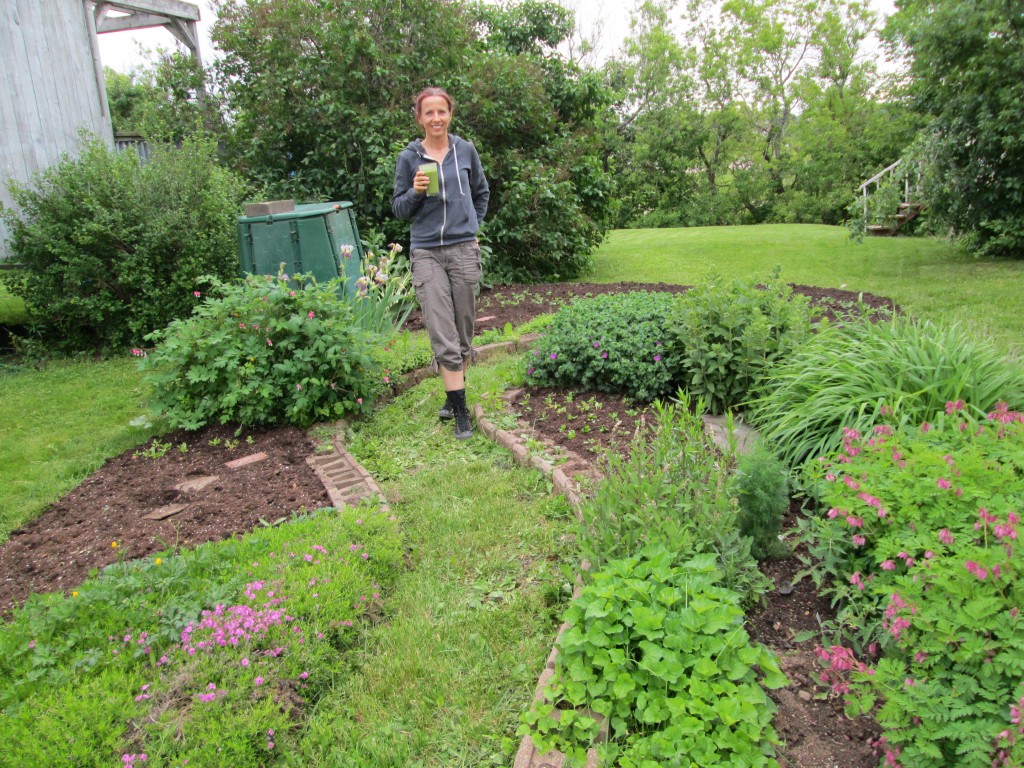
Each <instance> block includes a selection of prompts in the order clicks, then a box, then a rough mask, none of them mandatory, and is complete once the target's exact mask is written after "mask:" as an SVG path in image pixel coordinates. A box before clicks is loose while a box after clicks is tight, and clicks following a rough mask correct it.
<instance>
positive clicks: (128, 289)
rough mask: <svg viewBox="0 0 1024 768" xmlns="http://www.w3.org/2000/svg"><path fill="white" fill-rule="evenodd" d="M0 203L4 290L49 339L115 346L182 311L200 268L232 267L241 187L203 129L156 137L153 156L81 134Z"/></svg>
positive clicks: (61, 345)
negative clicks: (7, 239) (77, 149)
mask: <svg viewBox="0 0 1024 768" xmlns="http://www.w3.org/2000/svg"><path fill="white" fill-rule="evenodd" d="M11 190H12V194H13V197H14V200H15V203H16V204H17V207H18V210H15V209H11V210H7V211H5V212H4V218H5V221H6V223H7V225H8V228H9V229H10V233H11V248H12V251H13V254H14V255H13V258H14V259H15V260H16V261H17V262H19V263H21V264H24V265H25V269H23V270H18V271H17V272H13V273H7V274H5V275H4V280H5V282H6V283H7V285H8V287H9V288H10V290H11V292H12V293H14V294H15V295H17V296H20V297H21V298H23V299H24V300H25V303H26V306H27V308H28V310H29V313H30V316H31V317H32V320H33V322H34V325H35V326H36V329H37V331H38V332H39V333H41V334H42V335H43V336H44V337H45V338H46V339H48V340H49V343H50V345H51V347H52V348H54V349H57V350H60V351H66V352H70V351H76V350H92V349H97V348H104V347H105V348H112V349H117V348H123V347H125V346H127V345H130V344H140V343H141V341H142V338H143V337H144V336H145V335H146V334H147V333H149V332H151V331H153V330H155V329H157V328H163V327H164V326H166V325H167V324H168V323H169V322H170V321H171V320H173V319H175V318H180V317H184V316H186V315H188V313H189V311H190V310H191V309H192V307H193V306H195V304H196V303H197V302H196V300H195V297H194V295H193V291H194V290H195V288H196V283H197V281H198V279H199V277H200V276H201V275H206V274H212V275H215V276H217V277H219V278H221V279H227V278H229V277H231V276H232V275H235V274H237V272H238V255H237V245H236V242H235V219H236V218H237V216H238V214H239V211H240V205H241V203H242V201H243V199H244V198H245V197H246V194H247V190H246V187H245V185H244V184H243V182H242V181H241V180H240V179H239V178H238V177H237V176H235V175H234V174H232V173H230V172H228V171H226V170H224V169H223V168H221V167H220V166H218V165H217V160H216V146H215V144H214V143H213V142H212V141H209V140H201V139H194V140H187V141H186V142H185V143H184V144H183V146H182V148H181V149H177V150H176V149H173V148H154V150H153V154H152V159H151V161H150V162H149V163H142V162H140V160H139V158H138V155H136V154H135V153H133V152H121V153H119V152H115V151H114V150H113V149H111V148H108V147H107V145H106V144H105V143H104V142H102V141H100V140H99V139H95V138H93V139H84V140H83V146H82V150H81V153H80V154H79V156H78V157H77V159H71V158H69V157H65V158H64V159H63V160H62V161H61V162H60V163H59V164H58V165H56V166H55V167H53V168H50V169H48V170H46V171H43V172H42V173H40V174H38V175H37V176H36V177H35V179H34V180H33V182H32V184H31V185H21V184H18V183H16V182H12V184H11Z"/></svg>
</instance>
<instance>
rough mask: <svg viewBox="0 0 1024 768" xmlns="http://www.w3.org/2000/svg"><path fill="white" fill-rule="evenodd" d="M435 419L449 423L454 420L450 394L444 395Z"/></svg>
mask: <svg viewBox="0 0 1024 768" xmlns="http://www.w3.org/2000/svg"><path fill="white" fill-rule="evenodd" d="M437 418H439V419H440V420H441V421H451V420H452V419H454V418H455V411H453V410H452V394H451V392H445V393H444V405H442V406H441V410H439V411H438V412H437Z"/></svg>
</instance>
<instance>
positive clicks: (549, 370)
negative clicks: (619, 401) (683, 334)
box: [526, 292, 674, 402]
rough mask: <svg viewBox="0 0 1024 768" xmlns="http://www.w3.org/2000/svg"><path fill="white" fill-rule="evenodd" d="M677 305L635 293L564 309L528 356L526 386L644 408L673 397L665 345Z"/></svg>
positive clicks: (654, 295)
mask: <svg viewBox="0 0 1024 768" xmlns="http://www.w3.org/2000/svg"><path fill="white" fill-rule="evenodd" d="M673 301H674V299H673V296H672V295H671V294H668V293H646V292H636V293H624V294H607V295H603V296H595V297H594V298H590V299H581V300H579V301H577V302H575V303H573V304H571V305H569V306H567V307H563V308H562V309H560V310H559V311H558V312H557V313H556V314H555V316H554V319H552V321H551V324H550V326H549V327H548V329H547V330H546V331H545V332H544V333H543V334H542V336H541V338H540V339H538V341H537V343H536V344H535V345H534V347H533V350H532V351H531V352H530V353H529V354H528V355H527V359H526V381H527V383H529V384H531V385H533V386H538V387H559V388H562V389H578V390H584V391H586V390H593V391H598V392H611V393H614V394H619V395H624V396H626V397H630V398H633V399H635V400H639V401H642V402H650V401H652V400H654V399H655V398H657V397H660V396H662V395H666V394H669V393H671V392H672V391H673V390H674V387H673V386H672V377H671V374H670V372H669V370H670V369H669V361H668V359H667V357H666V352H665V341H664V340H665V317H666V316H667V315H668V313H669V310H670V309H671V307H672V303H673Z"/></svg>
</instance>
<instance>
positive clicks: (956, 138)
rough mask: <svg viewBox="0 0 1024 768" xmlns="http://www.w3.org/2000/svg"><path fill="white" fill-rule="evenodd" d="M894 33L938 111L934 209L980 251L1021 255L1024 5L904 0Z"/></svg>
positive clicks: (932, 161) (930, 161)
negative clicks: (1023, 8)
mask: <svg viewBox="0 0 1024 768" xmlns="http://www.w3.org/2000/svg"><path fill="white" fill-rule="evenodd" d="M897 8H898V11H897V13H896V14H895V15H894V16H893V17H892V19H891V20H890V23H889V26H888V29H887V37H888V39H889V41H890V42H891V43H892V44H893V45H896V46H899V47H901V48H902V50H903V51H904V53H905V54H906V55H907V56H908V57H909V60H910V91H911V94H912V97H913V100H914V105H915V106H916V107H917V108H918V109H919V110H920V111H921V112H923V113H924V114H925V115H928V116H929V117H930V118H931V121H930V122H929V124H928V128H927V133H928V139H929V140H928V141H927V142H926V149H925V158H926V163H927V166H928V174H927V177H926V182H927V194H928V200H929V205H930V207H931V209H932V215H933V216H935V217H936V219H937V220H938V221H939V222H940V223H941V224H942V225H944V226H945V227H947V228H949V229H952V230H953V231H955V232H959V233H962V234H966V235H968V237H969V240H970V242H971V244H972V245H973V246H974V247H975V248H976V249H977V251H978V252H979V253H982V254H986V255H993V256H1005V255H1009V256H1016V257H1022V256H1024V129H1022V126H1024V10H1022V8H1021V4H1020V3H1019V2H1017V0H942V2H927V1H926V0H903V1H902V2H898V3H897Z"/></svg>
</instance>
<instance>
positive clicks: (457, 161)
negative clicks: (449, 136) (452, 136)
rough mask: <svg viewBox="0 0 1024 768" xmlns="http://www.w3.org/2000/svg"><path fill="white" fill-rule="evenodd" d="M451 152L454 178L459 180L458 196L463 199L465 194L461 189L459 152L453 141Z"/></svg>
mask: <svg viewBox="0 0 1024 768" xmlns="http://www.w3.org/2000/svg"><path fill="white" fill-rule="evenodd" d="M452 152H453V153H454V155H455V178H457V179H458V180H459V194H460V195H462V196H463V197H465V196H466V192H465V190H463V188H462V174H461V173H460V172H459V150H458V147H457V146H456V145H455V142H454V141H453V142H452Z"/></svg>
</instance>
